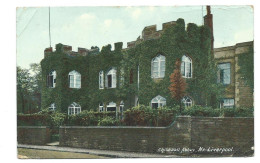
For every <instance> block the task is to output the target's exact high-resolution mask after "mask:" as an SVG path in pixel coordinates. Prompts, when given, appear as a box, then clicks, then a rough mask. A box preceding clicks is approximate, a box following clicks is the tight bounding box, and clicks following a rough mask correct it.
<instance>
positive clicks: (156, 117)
mask: <svg viewBox="0 0 260 163" xmlns="http://www.w3.org/2000/svg"><path fill="white" fill-rule="evenodd" d="M176 115H178V107H175V108H168V107H161V108H158V109H152V108H151V107H150V106H144V105H139V106H136V107H133V108H132V109H128V110H127V111H125V112H124V120H123V123H124V124H125V125H127V126H168V125H170V124H171V123H172V122H173V119H174V118H175V117H176Z"/></svg>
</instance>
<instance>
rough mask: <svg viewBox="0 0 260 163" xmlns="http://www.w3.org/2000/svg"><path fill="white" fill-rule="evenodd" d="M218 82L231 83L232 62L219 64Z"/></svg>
mask: <svg viewBox="0 0 260 163" xmlns="http://www.w3.org/2000/svg"><path fill="white" fill-rule="evenodd" d="M218 69H219V70H218V82H219V83H222V84H225V85H226V84H230V63H221V64H218Z"/></svg>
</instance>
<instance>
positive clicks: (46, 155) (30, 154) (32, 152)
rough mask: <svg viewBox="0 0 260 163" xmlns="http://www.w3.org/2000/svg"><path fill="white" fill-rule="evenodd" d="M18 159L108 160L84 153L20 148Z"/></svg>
mask: <svg viewBox="0 0 260 163" xmlns="http://www.w3.org/2000/svg"><path fill="white" fill-rule="evenodd" d="M18 158H21V159H24V158H29V159H30V158H33V159H37V158H38V159H39V158H42V159H50V158H52V159H66V158H67V159H68V158H82V159H86V158H90V159H102V158H108V157H103V156H97V155H91V154H84V153H73V152H59V151H48V150H38V149H26V148H18Z"/></svg>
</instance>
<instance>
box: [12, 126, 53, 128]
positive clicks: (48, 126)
mask: <svg viewBox="0 0 260 163" xmlns="http://www.w3.org/2000/svg"><path fill="white" fill-rule="evenodd" d="M17 128H50V127H49V126H17Z"/></svg>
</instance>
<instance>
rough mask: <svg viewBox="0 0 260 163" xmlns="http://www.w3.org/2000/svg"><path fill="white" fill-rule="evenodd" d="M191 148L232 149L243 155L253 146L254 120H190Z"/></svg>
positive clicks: (196, 118)
mask: <svg viewBox="0 0 260 163" xmlns="http://www.w3.org/2000/svg"><path fill="white" fill-rule="evenodd" d="M191 119H192V120H191V121H192V123H191V129H192V130H191V138H192V139H191V147H192V148H196V149H198V148H199V147H204V148H209V147H214V148H223V147H225V148H232V147H233V150H234V152H238V151H239V152H241V153H245V152H247V151H249V150H251V147H252V146H253V145H254V118H219V117H216V118H198V117H192V118H191Z"/></svg>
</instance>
